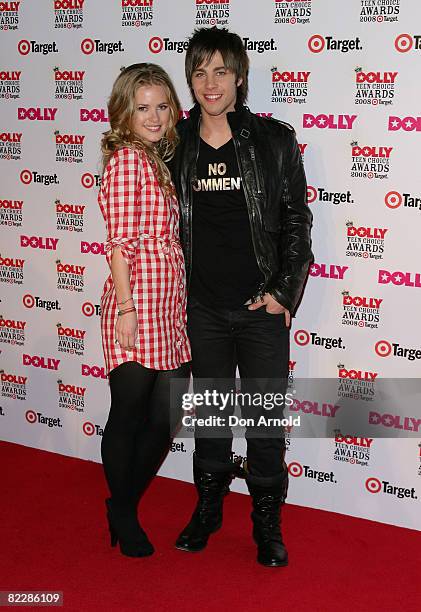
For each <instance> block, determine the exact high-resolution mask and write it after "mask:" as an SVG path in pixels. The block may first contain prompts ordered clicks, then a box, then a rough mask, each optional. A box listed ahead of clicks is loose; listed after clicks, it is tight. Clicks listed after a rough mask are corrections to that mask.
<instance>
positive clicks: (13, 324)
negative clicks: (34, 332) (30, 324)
mask: <svg viewBox="0 0 421 612" xmlns="http://www.w3.org/2000/svg"><path fill="white" fill-rule="evenodd" d="M25 327H26V321H17V320H15V319H6V318H5V317H3V315H0V342H3V343H4V344H12V345H16V346H25Z"/></svg>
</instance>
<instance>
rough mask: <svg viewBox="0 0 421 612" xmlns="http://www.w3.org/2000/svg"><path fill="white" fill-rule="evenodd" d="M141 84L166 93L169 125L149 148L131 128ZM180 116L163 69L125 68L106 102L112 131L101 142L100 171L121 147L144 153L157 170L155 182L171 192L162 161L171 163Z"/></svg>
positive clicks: (106, 133) (177, 102) (143, 65)
mask: <svg viewBox="0 0 421 612" xmlns="http://www.w3.org/2000/svg"><path fill="white" fill-rule="evenodd" d="M143 85H161V86H162V87H163V88H164V91H165V93H166V94H167V98H168V104H169V108H170V122H169V125H168V128H167V131H166V133H165V135H164V137H163V138H161V140H160V141H159V142H157V143H156V144H154V145H152V144H149V143H147V142H144V141H142V140H141V139H140V138H139V136H138V135H137V134H135V133H134V132H133V129H132V119H133V114H134V112H135V110H136V104H135V95H136V91H137V89H138V87H141V86H143ZM179 114H180V102H179V100H178V97H177V94H176V91H175V89H174V85H173V84H172V82H171V79H170V77H169V76H168V74H167V73H166V72H165V70H164V69H163V68H161V67H160V66H158V65H157V64H149V63H142V64H132V65H131V66H128V67H127V68H124V69H123V70H122V71H121V73H120V74H119V76H118V77H117V79H116V80H115V82H114V85H113V88H112V91H111V96H110V99H109V102H108V117H109V121H110V126H111V128H110V129H109V130H108V132H105V133H104V136H103V138H102V141H101V151H102V162H103V168H105V167H106V165H107V163H108V161H109V159H110V157H111V156H112V154H113V153H114V152H115V151H117V150H118V149H121V148H122V147H127V146H129V147H132V148H135V149H138V150H142V151H144V152H145V153H146V155H147V156H148V158H149V159H150V161H151V162H153V163H154V165H155V167H156V173H157V179H158V183H159V185H160V187H161V188H162V190H163V191H164V192H165V193H172V188H171V175H170V172H169V170H168V168H167V166H166V163H165V162H168V161H170V159H172V157H173V155H174V151H175V147H176V146H177V144H178V136H177V131H176V129H175V125H176V123H177V121H178V118H179Z"/></svg>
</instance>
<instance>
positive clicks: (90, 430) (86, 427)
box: [82, 421, 95, 437]
mask: <svg viewBox="0 0 421 612" xmlns="http://www.w3.org/2000/svg"><path fill="white" fill-rule="evenodd" d="M82 430H83V433H84V434H85V436H89V437H91V436H93V435H94V433H95V425H94V424H93V423H91V422H90V421H85V422H84V423H83V425H82Z"/></svg>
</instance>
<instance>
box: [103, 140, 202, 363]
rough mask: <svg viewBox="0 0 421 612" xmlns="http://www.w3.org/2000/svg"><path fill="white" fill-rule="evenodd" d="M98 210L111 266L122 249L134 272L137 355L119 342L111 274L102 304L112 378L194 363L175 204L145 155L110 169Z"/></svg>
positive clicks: (118, 157)
mask: <svg viewBox="0 0 421 612" xmlns="http://www.w3.org/2000/svg"><path fill="white" fill-rule="evenodd" d="M98 203H99V206H100V208H101V212H102V214H103V216H104V219H105V222H106V226H107V242H106V245H105V250H106V256H107V261H108V264H109V265H110V266H111V256H112V252H113V248H114V247H115V246H117V245H118V246H119V247H120V248H121V252H122V254H123V256H124V258H125V260H126V261H127V263H128V265H129V267H130V286H131V290H132V295H133V299H134V303H135V307H136V310H137V315H138V321H139V334H138V338H137V342H136V346H135V349H134V350H133V351H125V350H123V349H122V348H121V347H120V345H119V344H116V342H115V340H116V336H115V326H116V322H117V316H118V315H117V311H118V307H117V300H116V295H115V290H114V284H113V280H112V277H111V274H110V275H109V277H108V278H107V280H106V282H105V285H104V290H103V294H102V298H101V311H102V314H101V332H102V346H103V349H104V356H105V362H106V366H107V371H108V372H110V371H111V370H112V369H113V368H115V367H117V366H118V365H120V364H121V363H124V362H126V361H138V362H139V363H141V364H142V365H143V366H145V367H147V368H152V369H155V370H172V369H175V368H177V367H179V366H180V365H181V364H182V363H185V362H187V361H190V359H191V356H190V346H189V342H188V339H187V333H186V281H185V270H184V258H183V252H182V249H181V245H180V241H179V230H178V223H179V209H178V203H177V200H176V198H175V197H165V196H164V195H163V193H162V191H161V189H160V187H159V185H158V182H157V180H156V177H155V174H154V171H153V168H152V166H151V163H150V162H149V160H148V158H147V156H146V155H145V154H144V153H143V152H140V153H138V152H137V151H135V150H133V149H130V148H128V147H125V148H123V149H120V150H119V151H116V152H115V153H114V155H113V156H112V157H111V159H110V161H109V162H108V164H107V167H106V169H105V172H104V176H103V180H102V185H101V189H100V192H99V196H98Z"/></svg>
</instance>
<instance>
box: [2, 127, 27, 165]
mask: <svg viewBox="0 0 421 612" xmlns="http://www.w3.org/2000/svg"><path fill="white" fill-rule="evenodd" d="M21 156H22V132H0V159H4V160H7V161H9V160H19V159H20V158H21Z"/></svg>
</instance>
